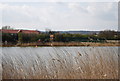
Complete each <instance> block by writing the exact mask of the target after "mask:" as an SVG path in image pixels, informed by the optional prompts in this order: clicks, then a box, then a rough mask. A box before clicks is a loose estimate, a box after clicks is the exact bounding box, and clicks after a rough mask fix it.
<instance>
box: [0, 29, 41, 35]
mask: <svg viewBox="0 0 120 81" xmlns="http://www.w3.org/2000/svg"><path fill="white" fill-rule="evenodd" d="M1 31H2V33H14V34H15V33H19V32H22V33H25V34H39V33H40V32H39V31H37V30H9V29H2V30H0V32H1Z"/></svg>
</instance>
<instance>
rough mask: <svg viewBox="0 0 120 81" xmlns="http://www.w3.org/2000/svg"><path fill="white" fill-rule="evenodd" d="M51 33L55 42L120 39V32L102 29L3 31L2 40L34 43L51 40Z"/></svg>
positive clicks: (14, 42)
mask: <svg viewBox="0 0 120 81" xmlns="http://www.w3.org/2000/svg"><path fill="white" fill-rule="evenodd" d="M50 35H54V37H53V42H106V40H119V39H120V34H119V32H116V31H111V30H105V31H100V33H99V34H87V35H83V34H69V33H63V34H61V33H59V32H52V31H49V32H45V33H41V34H25V33H21V32H20V33H18V34H11V33H2V42H3V43H5V42H6V41H7V42H9V43H13V44H17V43H33V42H41V43H46V42H51V40H50Z"/></svg>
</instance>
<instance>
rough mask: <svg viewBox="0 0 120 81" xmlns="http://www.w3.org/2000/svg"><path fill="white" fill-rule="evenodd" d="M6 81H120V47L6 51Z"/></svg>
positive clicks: (30, 48) (9, 49) (7, 48)
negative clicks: (119, 52) (43, 80)
mask: <svg viewBox="0 0 120 81" xmlns="http://www.w3.org/2000/svg"><path fill="white" fill-rule="evenodd" d="M2 68H3V72H2V73H3V76H2V77H3V79H91V78H92V79H114V78H118V47H37V48H35V47H3V48H2Z"/></svg>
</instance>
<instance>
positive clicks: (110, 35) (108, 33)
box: [98, 30, 116, 39]
mask: <svg viewBox="0 0 120 81" xmlns="http://www.w3.org/2000/svg"><path fill="white" fill-rule="evenodd" d="M115 35H116V32H115V31H114V30H104V31H100V33H99V34H98V36H99V37H101V38H104V39H114V38H115Z"/></svg>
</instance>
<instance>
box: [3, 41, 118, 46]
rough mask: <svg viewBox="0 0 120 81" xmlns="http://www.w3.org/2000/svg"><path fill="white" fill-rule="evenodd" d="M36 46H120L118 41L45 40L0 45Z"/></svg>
mask: <svg viewBox="0 0 120 81" xmlns="http://www.w3.org/2000/svg"><path fill="white" fill-rule="evenodd" d="M38 46H120V44H119V42H104V43H100V42H47V43H22V44H7V45H1V47H38Z"/></svg>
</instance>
